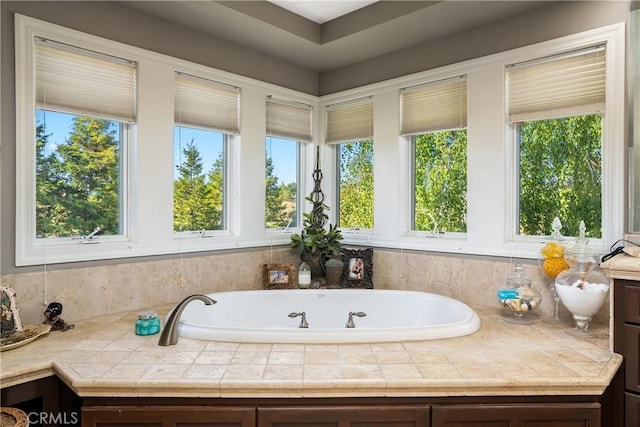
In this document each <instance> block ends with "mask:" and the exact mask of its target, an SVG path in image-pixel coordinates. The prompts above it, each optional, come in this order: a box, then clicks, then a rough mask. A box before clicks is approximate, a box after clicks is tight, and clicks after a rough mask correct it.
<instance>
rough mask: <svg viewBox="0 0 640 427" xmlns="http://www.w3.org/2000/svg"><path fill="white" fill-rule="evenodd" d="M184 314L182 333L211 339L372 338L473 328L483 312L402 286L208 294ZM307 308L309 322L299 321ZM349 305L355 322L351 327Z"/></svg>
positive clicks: (433, 335) (411, 337)
mask: <svg viewBox="0 0 640 427" xmlns="http://www.w3.org/2000/svg"><path fill="white" fill-rule="evenodd" d="M208 296H210V297H211V298H213V299H214V300H216V301H217V304H214V305H204V304H203V303H202V302H200V301H193V302H191V303H190V304H189V305H187V307H185V309H184V312H183V313H182V316H181V319H180V322H179V326H178V335H179V336H181V337H185V338H194V339H202V340H211V341H231V342H253V343H256V342H257V343H318V344H338V343H373V342H394V341H396V342H397V341H418V340H431V339H439V338H453V337H459V336H463V335H469V334H472V333H474V332H476V331H477V330H478V329H479V328H480V318H479V317H478V315H477V314H476V313H475V311H473V310H472V309H471V308H470V307H469V306H468V305H466V304H464V303H462V302H460V301H458V300H455V299H453V298H449V297H446V296H442V295H437V294H432V293H427V292H415V291H399V290H379V289H376V290H373V289H300V290H298V289H288V290H259V291H236V292H220V293H213V294H208ZM301 312H304V313H305V314H306V321H307V323H308V325H309V326H308V328H300V327H299V325H300V322H301V317H295V318H291V317H289V314H290V313H301ZM349 312H360V313H365V314H366V316H364V317H357V316H354V317H353V322H354V324H355V327H354V328H347V327H346V324H347V322H348V318H349Z"/></svg>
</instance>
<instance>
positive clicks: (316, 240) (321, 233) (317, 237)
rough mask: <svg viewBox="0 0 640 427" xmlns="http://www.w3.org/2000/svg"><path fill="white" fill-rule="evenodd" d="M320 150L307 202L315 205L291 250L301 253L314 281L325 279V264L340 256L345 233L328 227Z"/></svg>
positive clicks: (295, 237) (335, 226)
mask: <svg viewBox="0 0 640 427" xmlns="http://www.w3.org/2000/svg"><path fill="white" fill-rule="evenodd" d="M318 155H319V148H318V151H317V154H316V168H315V170H314V171H313V180H314V182H315V186H314V189H313V191H312V192H311V194H310V195H309V196H308V197H306V198H305V200H307V201H308V202H310V203H312V205H313V206H312V208H311V212H308V213H305V214H304V215H303V216H304V220H303V223H302V230H301V231H300V234H297V233H293V234H292V235H291V242H290V243H289V246H290V247H291V248H293V249H297V250H298V251H299V252H300V259H302V260H303V261H304V262H306V263H307V264H309V267H310V268H311V276H312V277H316V278H318V277H322V276H323V275H324V274H323V273H324V263H325V261H326V260H327V258H329V257H337V256H340V254H341V249H342V245H341V243H340V241H341V240H342V233H341V232H340V230H339V229H338V226H337V225H333V224H329V227H328V228H327V227H325V225H326V223H327V221H328V220H329V216H328V215H327V214H326V213H325V211H326V210H329V207H328V206H327V205H326V204H325V203H324V194H323V193H322V190H321V189H320V182H321V181H322V171H321V170H320V169H319V166H318V160H317V159H318Z"/></svg>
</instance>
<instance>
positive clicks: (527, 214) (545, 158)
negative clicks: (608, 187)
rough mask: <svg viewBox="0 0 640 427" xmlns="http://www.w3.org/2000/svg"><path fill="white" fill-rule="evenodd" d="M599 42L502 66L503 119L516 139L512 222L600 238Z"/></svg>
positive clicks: (536, 231)
mask: <svg viewBox="0 0 640 427" xmlns="http://www.w3.org/2000/svg"><path fill="white" fill-rule="evenodd" d="M605 53H606V52H605V48H604V47H595V48H588V49H586V50H580V51H574V52H570V53H567V54H562V55H559V56H554V57H551V58H544V59H541V60H537V61H529V62H526V63H521V64H515V65H511V66H509V67H507V82H508V101H509V121H510V123H511V126H512V127H513V129H514V132H515V133H516V134H517V140H516V141H517V144H518V150H517V152H518V159H519V162H518V163H519V168H518V179H517V183H518V194H517V195H518V205H517V217H518V229H517V234H521V235H525V236H535V235H548V234H550V227H551V224H552V221H553V218H554V217H555V216H558V217H559V218H560V221H561V222H562V224H563V230H562V232H563V234H564V235H568V236H577V235H578V227H579V224H580V221H581V220H583V221H584V222H585V225H586V227H587V236H588V237H592V238H601V237H602V227H603V224H602V206H603V193H602V184H603V169H602V151H603V146H602V135H603V117H604V114H603V113H604V107H605V59H606V55H605Z"/></svg>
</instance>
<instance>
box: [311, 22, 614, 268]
mask: <svg viewBox="0 0 640 427" xmlns="http://www.w3.org/2000/svg"><path fill="white" fill-rule="evenodd" d="M594 44H606V45H607V63H606V69H607V74H606V90H607V98H606V104H605V121H606V122H605V123H603V235H602V238H601V239H592V240H593V242H592V245H597V246H608V244H610V243H611V242H613V241H615V240H616V239H618V238H620V237H621V236H622V233H623V224H624V192H623V191H622V190H621V189H622V188H624V182H625V181H624V170H625V168H624V158H625V155H624V129H625V127H624V96H625V87H624V81H623V79H619V78H618V79H617V80H616V78H615V73H614V70H615V71H618V72H619V71H620V70H624V69H625V67H624V63H625V30H624V23H619V24H614V25H609V26H606V27H601V28H596V29H593V30H589V31H585V32H581V33H577V34H573V35H569V36H566V37H561V38H558V39H553V40H549V41H545V42H541V43H537V44H533V45H528V46H524V47H521V48H518V49H513V50H509V51H504V52H500V53H496V54H493V55H488V56H485V57H481V58H477V59H473V60H468V61H464V62H461V63H456V64H452V65H448V66H444V67H441V68H438V69H433V70H429V71H425V72H420V73H416V74H414V75H411V76H404V77H401V78H397V79H393V80H389V81H386V82H381V83H377V84H372V85H368V86H364V87H360V88H357V89H353V90H348V91H344V92H341V93H337V94H331V95H327V96H324V97H321V107H322V106H323V105H324V106H326V105H331V104H335V103H338V102H340V101H342V100H348V99H352V98H355V97H357V96H362V95H363V94H372V95H373V98H374V117H375V118H374V150H375V152H376V157H378V156H380V158H384V159H385V161H384V164H376V165H375V167H374V174H375V181H374V200H375V209H374V216H375V219H374V223H375V224H377V226H376V229H375V230H373V233H372V234H371V235H369V236H366V237H363V236H360V235H351V234H350V233H345V240H344V242H345V244H363V243H366V244H367V245H372V246H381V247H387V248H403V249H409V250H420V251H435V252H445V253H457V254H471V255H490V256H508V257H514V256H516V257H522V258H530V259H536V258H537V256H538V250H539V248H540V243H541V242H542V241H543V240H545V237H544V236H539V237H538V236H527V237H524V236H518V235H516V233H515V230H516V229H515V228H514V227H515V226H516V225H517V220H516V209H517V197H516V194H515V192H516V191H517V181H516V179H517V175H516V172H517V171H516V169H517V168H516V167H515V166H516V163H515V161H516V160H515V159H516V156H517V151H516V150H514V145H513V141H517V140H516V139H515V135H514V132H513V130H512V129H510V128H509V126H508V125H507V122H506V99H505V73H504V71H505V67H506V66H507V65H509V64H512V63H516V62H524V61H527V60H533V59H536V58H540V57H545V56H551V55H555V54H559V53H562V52H566V51H571V50H577V49H580V48H583V47H588V46H593V45H594ZM462 74H466V75H467V76H468V85H469V86H468V91H469V94H468V109H469V110H468V114H469V116H468V123H467V132H468V134H467V138H468V147H467V150H468V158H467V162H468V165H467V168H468V174H467V181H468V187H467V194H468V207H467V215H468V219H467V221H468V222H467V233H466V235H463V234H462V233H447V234H446V235H443V236H438V237H439V238H437V239H434V238H429V237H431V236H428V235H425V233H424V232H413V231H411V215H412V209H411V199H412V197H411V194H410V189H411V188H412V186H411V180H412V178H411V176H410V175H411V174H410V170H411V168H410V165H411V159H412V156H411V141H410V137H407V136H401V135H400V125H399V122H400V113H399V110H400V95H399V91H400V90H401V89H402V88H403V87H407V86H413V85H420V84H425V83H428V82H430V81H437V80H444V79H447V78H452V77H455V76H456V75H462ZM390 103H393V104H394V105H395V110H393V109H392V108H391V107H390V106H389V105H390ZM332 151H333V150H332ZM335 158H336V157H335V155H334V156H333V159H334V160H333V161H334V162H335ZM334 167H335V166H334ZM388 171H393V172H395V173H396V176H394V175H390V174H388V173H387V172H388ZM382 200H384V203H383V202H382ZM389 206H398V209H397V210H394V209H389ZM380 218H384V219H383V220H381V219H380ZM381 224H390V226H389V227H385V228H382V227H383V226H380V225H381Z"/></svg>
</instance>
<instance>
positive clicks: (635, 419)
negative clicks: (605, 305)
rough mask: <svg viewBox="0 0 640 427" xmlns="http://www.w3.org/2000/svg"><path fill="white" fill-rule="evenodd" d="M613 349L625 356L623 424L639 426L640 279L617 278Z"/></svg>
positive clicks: (622, 398)
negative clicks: (639, 280)
mask: <svg viewBox="0 0 640 427" xmlns="http://www.w3.org/2000/svg"><path fill="white" fill-rule="evenodd" d="M613 312H614V315H613V316H614V336H613V349H614V351H615V352H616V353H620V354H622V356H623V357H624V362H623V368H622V369H623V370H624V375H623V377H624V397H622V396H621V397H620V400H621V401H624V414H625V416H624V418H625V420H624V425H625V427H638V426H640V282H636V281H633V280H623V279H615V280H614V310H613Z"/></svg>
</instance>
